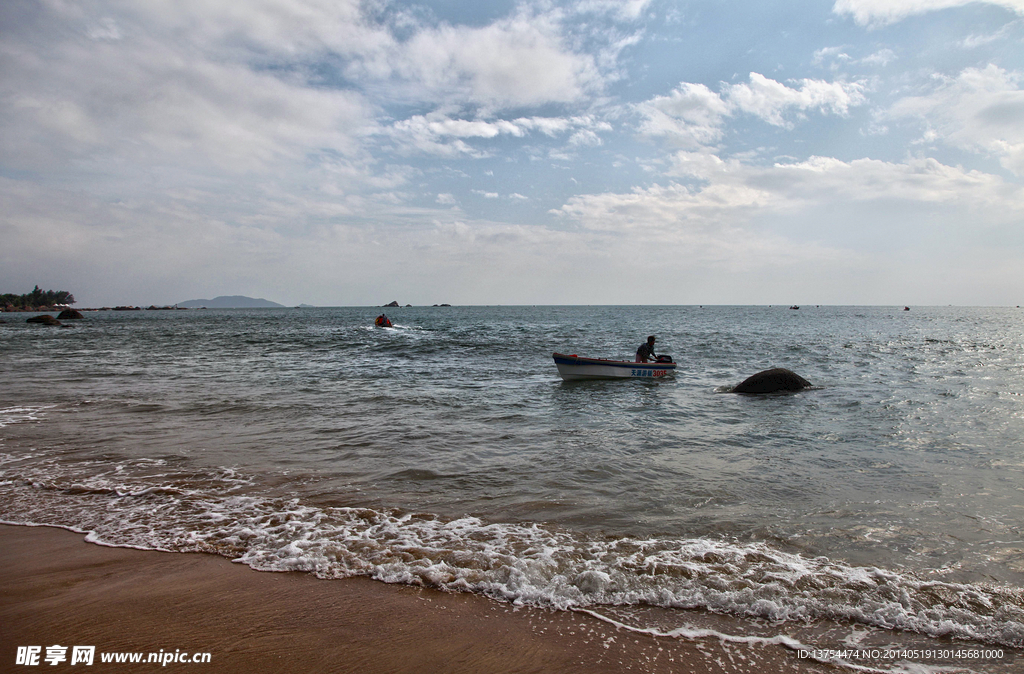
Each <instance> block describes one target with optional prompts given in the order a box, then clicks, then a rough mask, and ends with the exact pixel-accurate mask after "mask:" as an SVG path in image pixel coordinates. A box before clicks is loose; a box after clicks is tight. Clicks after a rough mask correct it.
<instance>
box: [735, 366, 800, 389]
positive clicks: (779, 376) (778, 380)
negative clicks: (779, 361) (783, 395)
mask: <svg viewBox="0 0 1024 674" xmlns="http://www.w3.org/2000/svg"><path fill="white" fill-rule="evenodd" d="M811 385H812V384H811V382H809V381H807V380H806V379H804V378H803V377H801V376H800V375H798V374H797V373H795V372H793V371H791V370H787V369H785V368H782V367H776V368H773V369H771V370H765V371H764V372H758V373H757V374H755V375H753V376H750V377H747V378H746V379H744V380H743V382H742V383H740V384H739V385H738V386H736V388H734V389H733V390H732V392H733V393H774V392H776V391H799V390H800V389H805V388H807V387H808V386H811Z"/></svg>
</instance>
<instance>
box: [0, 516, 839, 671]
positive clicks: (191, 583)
mask: <svg viewBox="0 0 1024 674" xmlns="http://www.w3.org/2000/svg"><path fill="white" fill-rule="evenodd" d="M83 538H84V537H83V536H82V535H80V534H75V533H72V532H68V531H65V530H62V529H54V528H41V527H15V526H0V563H2V566H3V569H4V573H3V576H2V578H0V632H2V634H0V641H2V643H3V648H2V653H0V663H2V665H0V670H2V671H32V668H31V667H28V666H18V665H17V664H16V661H17V651H18V647H19V646H40V647H42V650H41V654H40V665H41V666H44V667H46V669H47V671H51V667H50V666H49V664H48V663H47V662H44V661H43V660H42V659H43V658H45V657H46V653H47V650H46V649H47V647H48V646H53V645H61V646H66V647H68V651H67V660H66V661H64V662H60V663H59V664H58V665H57V666H55V667H54V668H53V669H55V670H56V669H58V668H63V667H71V666H72V665H71V664H70V660H71V647H73V646H95V656H94V664H93V666H92V667H91V668H90V669H89V670H88V671H118V672H129V671H153V670H154V668H161V669H163V668H164V667H166V668H167V671H173V670H178V671H186V670H187V671H216V672H363V673H369V674H372V673H374V672H464V673H466V674H471V673H472V674H480V673H484V672H488V673H491V672H598V673H600V672H651V673H661V672H665V673H668V672H672V673H682V672H695V673H696V672H708V673H711V672H733V673H739V672H761V671H794V672H821V671H837V670H836V669H835V668H832V667H829V666H823V665H820V664H816V663H812V662H808V661H803V660H799V659H797V657H796V654H795V653H793V652H790V651H788V650H787V649H785V648H782V647H779V646H747V645H736V644H727V643H722V642H721V641H719V640H717V639H707V640H698V641H690V640H684V639H674V638H668V637H654V636H650V635H647V634H638V633H633V632H630V631H629V630H624V629H621V628H616V627H615V626H614V625H610V624H607V623H605V622H602V621H600V620H597V619H595V618H593V617H591V616H588V615H585V614H581V613H573V612H565V611H545V610H539V609H524V608H519V609H516V608H515V607H512V606H509V605H507V604H503V603H500V602H497V601H493V600H489V599H486V598H483V597H479V596H474V595H468V594H449V593H442V592H437V591H433V590H428V589H420V588H414V587H407V586H395V585H386V584H383V583H379V582H375V581H372V580H368V579H363V578H353V579H347V580H340V581H323V580H318V579H316V578H313V577H311V576H309V575H306V574H302V573H261V572H257V571H253V570H251V569H249V568H248V567H245V566H241V565H238V564H233V563H231V562H230V561H229V560H227V559H224V558H220V557H216V556H212V555H202V554H177V553H162V552H151V551H141V550H134V549H123V548H108V547H103V546H99V545H93V544H90V543H87V542H85V541H84V540H83ZM161 651H163V653H166V654H169V653H187V654H189V655H188V657H189V658H191V657H192V654H195V653H209V654H210V656H209V662H208V663H204V662H200V663H191V662H176V661H173V660H172V661H171V662H169V663H168V664H166V665H162V664H157V663H147V662H144V663H142V664H137V665H132V664H128V663H103V662H101V661H100V660H101V654H103V653H132V652H138V653H144V654H146V655H145V656H143V657H144V659H145V658H146V657H147V656H148V654H149V653H160V652H161ZM179 659H182V658H180V657H179ZM80 666H81V664H76V665H74V667H80Z"/></svg>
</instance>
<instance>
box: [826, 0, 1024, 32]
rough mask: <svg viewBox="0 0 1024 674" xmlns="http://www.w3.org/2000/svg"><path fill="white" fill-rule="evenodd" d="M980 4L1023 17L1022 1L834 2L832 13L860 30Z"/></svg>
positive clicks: (872, 0) (871, 0)
mask: <svg viewBox="0 0 1024 674" xmlns="http://www.w3.org/2000/svg"><path fill="white" fill-rule="evenodd" d="M972 2H982V3H986V4H990V5H996V6H999V7H1005V8H1006V9H1008V10H1010V11H1012V12H1016V13H1017V14H1024V0H836V3H835V5H833V6H832V11H833V12H835V13H836V14H849V15H850V16H852V17H853V20H854V21H856V22H857V23H858V24H859V25H861V26H872V27H877V26H886V25H889V24H892V23H896V22H897V21H901V20H903V19H905V18H907V17H908V16H915V15H918V14H925V13H927V12H934V11H938V10H942V9H950V8H952V7H962V6H964V5H967V4H970V3H972Z"/></svg>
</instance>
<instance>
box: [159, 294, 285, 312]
mask: <svg viewBox="0 0 1024 674" xmlns="http://www.w3.org/2000/svg"><path fill="white" fill-rule="evenodd" d="M178 306H179V307H184V308H186V309H199V308H201V307H206V308H207V309H272V308H275V307H280V308H284V305H283V304H278V303H277V302H271V301H270V300H265V299H262V298H258V297H245V296H244V295H221V296H220V297H214V298H213V299H212V300H187V301H185V302H178Z"/></svg>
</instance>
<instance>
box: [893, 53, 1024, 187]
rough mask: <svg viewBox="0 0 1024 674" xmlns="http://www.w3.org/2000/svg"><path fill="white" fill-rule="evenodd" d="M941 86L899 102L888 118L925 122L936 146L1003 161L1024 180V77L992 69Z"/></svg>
mask: <svg viewBox="0 0 1024 674" xmlns="http://www.w3.org/2000/svg"><path fill="white" fill-rule="evenodd" d="M937 81H938V86H936V87H935V89H934V90H933V91H932V92H930V93H928V94H926V95H923V96H910V97H907V98H904V99H902V100H900V101H898V102H897V103H896V104H895V105H893V106H892V108H891V109H890V110H889V111H888V113H887V116H888V117H890V118H894V119H899V118H916V119H919V120H921V121H922V123H923V124H924V125H925V137H926V138H927V139H929V140H930V141H936V140H941V141H942V142H944V143H947V144H949V145H952V146H954V147H957V148H960V149H964V150H969V151H971V152H980V153H985V154H988V155H991V156H994V157H998V158H999V161H1000V164H1002V166H1003V167H1005V168H1006V169H1007V170H1009V171H1012V172H1013V173H1015V174H1017V175H1024V89H1021V83H1022V82H1024V75H1022V74H1021V73H1015V72H1007V71H1005V70H1003V69H1002V68H999V67H998V66H995V65H992V64H990V65H988V66H986V67H985V68H967V69H966V70H964V71H963V72H961V73H960V74H959V75H958V76H957V77H955V78H947V77H940V78H937Z"/></svg>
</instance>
